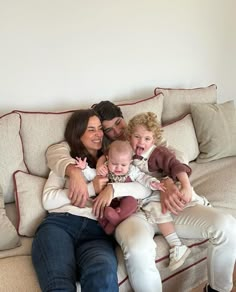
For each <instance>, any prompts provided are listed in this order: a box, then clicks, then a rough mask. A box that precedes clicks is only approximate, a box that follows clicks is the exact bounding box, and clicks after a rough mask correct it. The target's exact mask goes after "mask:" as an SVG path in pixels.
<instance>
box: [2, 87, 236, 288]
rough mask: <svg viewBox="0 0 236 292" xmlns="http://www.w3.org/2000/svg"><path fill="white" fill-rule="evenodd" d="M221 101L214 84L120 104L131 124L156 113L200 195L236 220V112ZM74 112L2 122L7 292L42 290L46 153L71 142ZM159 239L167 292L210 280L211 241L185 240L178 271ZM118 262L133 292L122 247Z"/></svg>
mask: <svg viewBox="0 0 236 292" xmlns="http://www.w3.org/2000/svg"><path fill="white" fill-rule="evenodd" d="M216 102H217V88H216V86H215V85H211V86H208V87H205V88H195V89H163V88H156V89H155V91H154V95H153V96H151V97H149V98H144V99H142V100H138V101H126V102H120V103H118V104H120V105H121V109H122V111H123V113H124V117H125V119H126V120H128V119H129V118H130V117H132V116H133V115H134V114H136V113H138V112H143V111H154V112H156V114H157V115H158V117H161V120H162V124H163V128H164V135H165V137H166V138H167V140H168V142H169V144H170V145H171V146H173V147H175V148H176V149H179V150H180V151H182V152H183V153H184V154H185V160H186V162H189V163H190V166H191V167H192V169H193V174H192V176H191V181H192V184H193V186H194V187H195V190H196V192H197V193H199V194H200V195H204V196H206V197H207V198H208V200H209V201H210V202H211V204H212V205H213V206H214V207H215V208H217V209H219V210H222V211H224V212H228V213H230V214H232V215H233V216H235V217H236V180H235V173H236V112H235V108H234V104H233V102H227V103H224V104H221V105H218V104H215V103H216ZM213 104H214V105H213ZM88 106H90V105H88ZM71 112H72V111H67V112H60V113H56V112H53V113H52V112H23V111H13V112H11V113H9V114H7V115H4V116H2V117H1V118H0V133H1V140H0V155H1V159H0V218H1V219H0V292H15V291H19V292H37V291H40V288H39V284H38V281H37V277H36V274H35V272H34V268H33V266H32V262H31V243H32V238H33V236H34V233H35V230H36V228H37V226H38V225H39V223H40V222H41V221H42V219H43V218H44V216H45V214H46V212H45V211H44V209H43V207H42V204H41V193H42V189H43V185H44V183H45V179H46V177H47V175H48V171H49V170H48V168H47V165H46V160H45V150H46V149H47V147H48V146H49V145H50V144H52V143H55V142H58V141H61V140H63V131H64V128H65V124H66V121H67V119H68V117H69V116H70V114H71ZM4 202H5V204H4ZM9 219H10V220H9ZM16 230H17V231H16ZM155 241H156V243H157V247H158V248H157V255H156V265H157V267H158V269H159V271H160V273H161V278H162V281H163V291H165V292H172V291H175V292H178V291H179V292H183V291H191V289H193V288H194V287H196V286H198V285H199V284H200V283H201V282H203V281H205V280H206V278H207V274H206V247H207V242H206V241H202V240H197V241H196V240H184V241H185V242H186V244H187V245H188V246H190V248H191V251H192V252H191V255H190V256H189V257H188V259H187V260H186V262H185V264H184V265H183V266H182V267H180V268H179V269H178V270H176V271H174V272H170V271H169V270H168V267H167V265H168V247H167V244H166V242H165V241H164V240H163V238H162V236H160V235H159V236H156V237H155ZM117 256H118V259H119V266H118V278H119V287H120V291H123V292H125V291H132V289H131V287H130V284H129V280H128V278H127V273H126V270H125V266H124V261H123V257H122V252H121V250H120V248H119V247H117ZM144 260H145V259H144ZM78 290H79V288H78Z"/></svg>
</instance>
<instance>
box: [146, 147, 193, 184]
mask: <svg viewBox="0 0 236 292" xmlns="http://www.w3.org/2000/svg"><path fill="white" fill-rule="evenodd" d="M148 169H149V171H150V172H154V171H158V172H162V173H163V175H168V176H170V177H171V178H173V179H177V177H176V175H177V174H178V173H180V172H186V173H187V175H188V176H190V174H191V172H192V170H191V168H190V167H189V166H188V165H186V164H184V163H181V162H180V161H179V160H178V159H177V158H176V156H175V153H173V152H172V151H170V150H169V149H168V148H167V147H164V146H159V147H156V148H155V149H154V150H153V152H152V154H151V155H150V157H149V160H148Z"/></svg>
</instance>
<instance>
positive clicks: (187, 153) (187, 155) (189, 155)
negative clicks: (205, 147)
mask: <svg viewBox="0 0 236 292" xmlns="http://www.w3.org/2000/svg"><path fill="white" fill-rule="evenodd" d="M163 130H164V132H163V136H164V138H165V139H166V141H167V142H168V145H169V146H171V147H173V148H174V149H177V150H179V151H180V152H181V153H182V154H183V155H184V162H185V163H189V162H190V161H193V160H195V159H196V158H197V156H198V155H199V147H198V141H197V137H196V133H195V129H194V126H193V121H192V118H191V115H190V114H188V115H186V116H185V117H183V118H182V119H181V120H178V121H176V122H174V123H171V124H169V125H166V126H164V127H163ZM177 158H178V157H177Z"/></svg>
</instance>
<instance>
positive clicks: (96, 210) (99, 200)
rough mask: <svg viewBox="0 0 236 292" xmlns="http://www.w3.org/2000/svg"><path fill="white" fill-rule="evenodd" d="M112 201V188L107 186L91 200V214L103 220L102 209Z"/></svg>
mask: <svg viewBox="0 0 236 292" xmlns="http://www.w3.org/2000/svg"><path fill="white" fill-rule="evenodd" d="M112 199H113V187H112V185H110V184H109V185H107V186H106V187H105V189H103V190H102V191H101V192H100V194H99V195H98V196H97V197H96V198H95V199H94V200H93V202H94V204H93V210H92V212H93V214H94V216H96V217H97V218H103V214H104V208H105V207H107V206H109V205H110V204H111V201H112Z"/></svg>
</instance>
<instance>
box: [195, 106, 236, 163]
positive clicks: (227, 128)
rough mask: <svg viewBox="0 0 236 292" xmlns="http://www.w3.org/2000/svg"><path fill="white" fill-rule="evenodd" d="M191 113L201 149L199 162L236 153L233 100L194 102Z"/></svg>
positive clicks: (235, 118)
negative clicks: (210, 102)
mask: <svg viewBox="0 0 236 292" xmlns="http://www.w3.org/2000/svg"><path fill="white" fill-rule="evenodd" d="M191 113H192V118H193V123H194V127H195V130H196V135H197V139H198V143H199V149H200V154H199V156H198V158H197V162H199V163H203V162H207V161H212V160H215V159H219V158H223V157H228V156H234V155H236V110H235V107H234V102H233V101H228V102H225V103H222V104H192V105H191Z"/></svg>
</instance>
